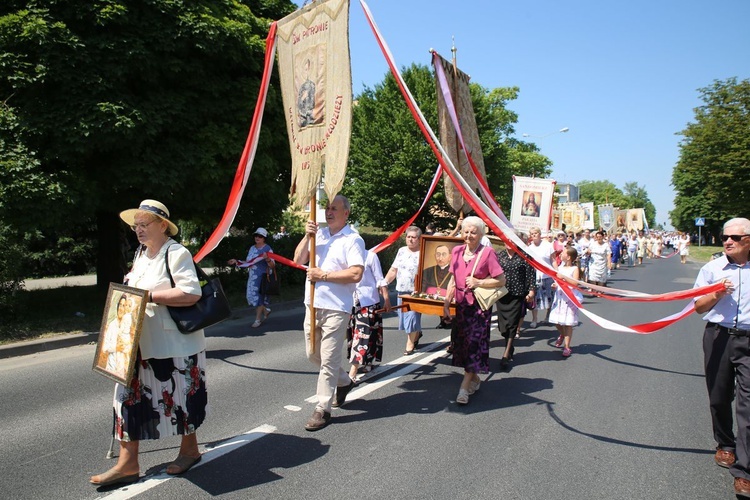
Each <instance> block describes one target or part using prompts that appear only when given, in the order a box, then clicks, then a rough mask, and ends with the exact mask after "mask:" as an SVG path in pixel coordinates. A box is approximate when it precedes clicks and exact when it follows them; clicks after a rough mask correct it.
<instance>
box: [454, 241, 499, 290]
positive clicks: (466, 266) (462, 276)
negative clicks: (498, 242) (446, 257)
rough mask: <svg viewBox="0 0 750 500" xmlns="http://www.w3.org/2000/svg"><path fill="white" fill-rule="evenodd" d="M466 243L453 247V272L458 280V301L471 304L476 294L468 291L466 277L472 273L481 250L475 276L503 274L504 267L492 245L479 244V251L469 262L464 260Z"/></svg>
mask: <svg viewBox="0 0 750 500" xmlns="http://www.w3.org/2000/svg"><path fill="white" fill-rule="evenodd" d="M465 248H466V245H458V246H456V247H454V248H453V252H452V253H451V272H452V273H453V276H454V278H455V280H456V297H455V299H456V303H460V302H466V303H467V304H469V305H471V304H473V303H474V294H473V293H465V292H466V278H467V277H469V276H470V275H471V271H472V269H474V259H476V258H477V257H476V256H477V255H478V254H479V252H482V255H481V257H480V259H481V260H480V261H479V263H478V264H477V269H476V271H474V277H475V278H477V279H484V278H494V277H496V276H499V275H501V274H503V268H502V267H501V266H500V262H498V260H497V255H496V254H495V250H494V249H493V248H492V247H485V246H484V245H479V247H478V248H477V251H476V253H475V255H474V257H472V258H471V259H470V260H469V262H464V249H465Z"/></svg>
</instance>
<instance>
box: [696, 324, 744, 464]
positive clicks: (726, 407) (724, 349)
mask: <svg viewBox="0 0 750 500" xmlns="http://www.w3.org/2000/svg"><path fill="white" fill-rule="evenodd" d="M703 355H704V368H705V372H706V387H707V388H708V400H709V406H710V408H711V423H712V424H713V430H714V439H715V440H716V443H717V444H718V445H719V447H720V448H722V449H725V450H735V453H736V454H737V462H736V463H735V464H734V465H733V466H732V468H731V473H732V475H733V476H735V477H744V478H745V479H750V337H746V336H742V337H740V336H737V335H729V334H728V333H727V330H726V328H724V327H722V326H719V325H717V324H714V323H708V324H707V325H706V329H705V331H704V333H703ZM735 396H736V398H737V401H736V403H735V408H736V415H735V416H736V420H737V436H736V437H735V435H734V432H733V430H732V425H733V419H732V400H733V399H734V398H735Z"/></svg>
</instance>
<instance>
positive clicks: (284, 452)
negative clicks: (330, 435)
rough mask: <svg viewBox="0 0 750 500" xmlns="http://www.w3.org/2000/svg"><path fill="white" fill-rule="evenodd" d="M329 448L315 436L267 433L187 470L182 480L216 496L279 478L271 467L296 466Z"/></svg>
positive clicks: (305, 462) (281, 477) (310, 460)
mask: <svg viewBox="0 0 750 500" xmlns="http://www.w3.org/2000/svg"><path fill="white" fill-rule="evenodd" d="M214 444H218V443H214ZM209 446H210V444H209ZM329 450H330V445H327V444H322V443H321V442H320V440H318V439H314V438H300V437H297V436H289V435H284V434H268V435H267V436H264V437H262V438H261V439H258V440H256V441H253V442H252V443H250V444H247V445H245V446H242V447H241V448H239V449H238V450H236V451H233V452H232V453H228V454H226V455H224V456H222V457H220V458H217V459H215V460H213V461H211V462H210V463H208V464H206V465H205V466H203V467H201V468H200V469H196V470H195V471H190V473H189V476H188V477H186V479H188V480H190V481H191V482H192V483H193V484H195V485H196V486H198V487H199V488H202V489H203V490H204V491H206V492H207V493H208V494H210V495H211V496H218V495H222V494H226V493H231V492H234V491H242V490H244V489H246V488H252V487H254V486H258V485H261V484H265V483H270V482H273V481H278V480H279V479H283V478H284V476H281V475H279V474H277V473H276V472H274V471H273V469H292V468H294V467H299V466H301V465H304V464H307V463H310V462H313V461H315V460H317V459H319V458H320V457H322V456H324V455H325V454H326V453H328V451H329Z"/></svg>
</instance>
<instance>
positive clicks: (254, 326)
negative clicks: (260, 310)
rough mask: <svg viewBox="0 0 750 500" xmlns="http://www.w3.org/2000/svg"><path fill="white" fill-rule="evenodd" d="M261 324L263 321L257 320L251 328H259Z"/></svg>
mask: <svg viewBox="0 0 750 500" xmlns="http://www.w3.org/2000/svg"><path fill="white" fill-rule="evenodd" d="M261 323H262V321H261V320H259V319H256V320H255V321H254V322H253V324H252V325H250V326H251V327H252V328H258V327H259V326H260V324H261Z"/></svg>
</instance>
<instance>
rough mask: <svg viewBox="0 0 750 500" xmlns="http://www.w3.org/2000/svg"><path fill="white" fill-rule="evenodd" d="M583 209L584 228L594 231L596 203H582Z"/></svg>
mask: <svg viewBox="0 0 750 500" xmlns="http://www.w3.org/2000/svg"><path fill="white" fill-rule="evenodd" d="M580 205H581V209H583V228H584V229H594V202H593V201H589V202H588V203H581V204H580Z"/></svg>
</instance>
